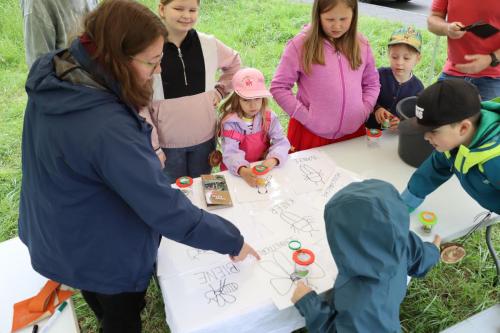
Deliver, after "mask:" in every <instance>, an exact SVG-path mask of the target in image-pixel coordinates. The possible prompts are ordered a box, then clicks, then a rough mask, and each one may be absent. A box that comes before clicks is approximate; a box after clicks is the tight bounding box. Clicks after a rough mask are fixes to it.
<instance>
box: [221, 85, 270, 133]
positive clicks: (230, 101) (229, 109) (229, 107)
mask: <svg viewBox="0 0 500 333" xmlns="http://www.w3.org/2000/svg"><path fill="white" fill-rule="evenodd" d="M240 98H242V97H240V96H239V95H238V94H237V93H235V92H234V91H233V92H232V93H231V94H230V95H229V96H228V97H227V98H226V99H225V100H224V101H223V102H222V105H221V106H220V108H219V114H220V115H219V123H218V124H217V136H222V131H223V125H224V124H223V121H224V119H225V118H226V117H227V116H229V115H230V114H232V113H236V114H237V115H238V117H240V118H243V117H244V114H243V109H242V108H241V104H240ZM268 104H269V101H268V100H267V98H265V97H263V98H262V106H261V107H260V112H259V113H260V115H261V116H262V128H263V129H266V128H268V127H269V124H267V121H266V114H265V113H266V109H267V105H268Z"/></svg>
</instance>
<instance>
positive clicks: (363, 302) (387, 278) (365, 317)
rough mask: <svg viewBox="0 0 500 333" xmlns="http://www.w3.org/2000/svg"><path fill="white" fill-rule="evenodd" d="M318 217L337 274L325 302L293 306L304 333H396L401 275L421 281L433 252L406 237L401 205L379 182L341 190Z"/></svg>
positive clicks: (309, 299) (308, 299) (312, 296)
mask: <svg viewBox="0 0 500 333" xmlns="http://www.w3.org/2000/svg"><path fill="white" fill-rule="evenodd" d="M324 217H325V223H326V233H327V238H328V243H329V245H330V250H331V251H332V255H333V257H334V258H335V263H336V264H337V267H338V271H339V274H338V276H337V279H336V280H335V284H334V286H333V291H332V293H331V295H330V298H329V299H327V300H323V299H322V298H321V296H318V295H317V294H316V293H315V292H314V291H312V292H309V293H308V294H306V295H305V296H304V297H303V298H302V299H300V300H299V301H298V302H297V303H296V304H295V306H296V307H297V308H298V310H299V312H300V313H301V314H302V315H303V316H304V317H305V319H306V326H307V329H308V330H309V332H311V333H315V332H401V328H400V322H399V306H400V304H401V302H402V301H403V298H404V297H405V294H406V284H407V275H410V276H413V277H421V276H423V275H425V274H426V273H427V271H429V269H430V268H432V267H433V266H434V265H435V264H436V263H437V262H438V261H439V250H438V248H437V247H436V246H435V245H434V244H432V243H428V242H425V243H424V242H422V241H421V240H420V238H419V237H418V236H417V235H416V234H414V233H413V232H412V231H409V223H410V222H409V215H408V210H407V208H406V205H405V204H404V203H403V201H402V200H401V197H400V196H399V193H398V192H397V190H396V189H395V188H394V187H393V186H392V185H390V184H389V183H386V182H384V181H381V180H375V179H370V180H366V181H363V182H360V183H352V184H350V185H348V186H346V187H345V188H344V189H342V190H341V191H339V192H338V193H337V194H336V195H335V196H333V197H332V199H330V201H329V202H328V204H327V205H326V207H325V213H324Z"/></svg>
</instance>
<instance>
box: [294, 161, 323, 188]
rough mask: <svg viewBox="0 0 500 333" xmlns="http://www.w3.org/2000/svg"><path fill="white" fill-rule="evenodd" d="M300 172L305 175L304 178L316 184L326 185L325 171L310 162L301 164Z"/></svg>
mask: <svg viewBox="0 0 500 333" xmlns="http://www.w3.org/2000/svg"><path fill="white" fill-rule="evenodd" d="M299 169H300V172H302V174H303V175H304V179H305V180H306V181H309V182H311V183H313V184H315V185H324V184H325V181H324V179H323V172H322V171H321V170H320V171H318V170H316V169H314V168H313V167H312V166H310V165H309V164H306V163H303V164H299Z"/></svg>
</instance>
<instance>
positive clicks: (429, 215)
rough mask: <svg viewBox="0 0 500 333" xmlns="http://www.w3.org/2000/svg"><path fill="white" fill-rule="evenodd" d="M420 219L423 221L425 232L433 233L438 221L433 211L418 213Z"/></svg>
mask: <svg viewBox="0 0 500 333" xmlns="http://www.w3.org/2000/svg"><path fill="white" fill-rule="evenodd" d="M418 220H419V221H420V223H422V229H423V230H424V232H425V233H428V234H429V233H431V231H432V227H434V225H435V224H436V223H437V216H436V214H434V213H433V212H429V211H423V212H420V214H418Z"/></svg>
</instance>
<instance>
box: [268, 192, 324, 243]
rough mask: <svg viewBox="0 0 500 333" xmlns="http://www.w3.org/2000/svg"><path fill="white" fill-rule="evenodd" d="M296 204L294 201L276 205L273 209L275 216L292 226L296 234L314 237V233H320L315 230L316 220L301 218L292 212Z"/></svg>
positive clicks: (307, 217)
mask: <svg viewBox="0 0 500 333" xmlns="http://www.w3.org/2000/svg"><path fill="white" fill-rule="evenodd" d="M293 204H294V200H293V199H288V200H287V201H285V202H282V203H280V204H277V205H274V206H273V207H272V208H271V212H272V213H273V214H278V215H279V217H280V219H281V220H282V221H284V222H285V223H286V224H288V225H289V226H290V228H291V229H292V231H293V232H294V233H297V232H302V233H308V234H309V235H311V236H312V234H313V232H315V231H318V230H317V229H315V228H314V225H313V224H314V219H313V218H312V217H311V216H301V215H298V214H296V213H294V212H291V211H290V210H289V208H290V207H291V206H292V205H293Z"/></svg>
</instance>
